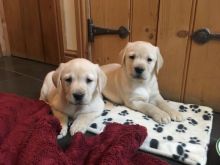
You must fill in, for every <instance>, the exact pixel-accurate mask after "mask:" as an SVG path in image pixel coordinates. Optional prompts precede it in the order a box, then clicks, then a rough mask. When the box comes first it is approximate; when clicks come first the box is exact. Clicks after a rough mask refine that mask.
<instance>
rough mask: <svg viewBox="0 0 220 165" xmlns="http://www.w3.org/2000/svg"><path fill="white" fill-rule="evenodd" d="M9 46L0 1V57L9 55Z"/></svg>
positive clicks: (2, 7) (0, 1)
mask: <svg viewBox="0 0 220 165" xmlns="http://www.w3.org/2000/svg"><path fill="white" fill-rule="evenodd" d="M10 54H11V52H10V45H9V39H8V30H7V24H6V20H5V13H4V6H3V0H0V56H1V55H10Z"/></svg>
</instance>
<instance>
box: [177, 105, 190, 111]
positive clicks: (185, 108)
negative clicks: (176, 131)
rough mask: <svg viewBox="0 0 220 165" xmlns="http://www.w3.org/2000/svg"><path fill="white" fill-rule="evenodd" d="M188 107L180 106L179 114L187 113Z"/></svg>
mask: <svg viewBox="0 0 220 165" xmlns="http://www.w3.org/2000/svg"><path fill="white" fill-rule="evenodd" d="M187 109H188V108H187V107H186V106H184V105H180V106H179V112H187Z"/></svg>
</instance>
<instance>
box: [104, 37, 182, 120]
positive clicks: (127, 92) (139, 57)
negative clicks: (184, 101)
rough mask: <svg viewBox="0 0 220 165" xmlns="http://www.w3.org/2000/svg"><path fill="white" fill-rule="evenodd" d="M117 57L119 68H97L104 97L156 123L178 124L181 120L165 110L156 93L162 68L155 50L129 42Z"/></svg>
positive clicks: (145, 43) (117, 66)
mask: <svg viewBox="0 0 220 165" xmlns="http://www.w3.org/2000/svg"><path fill="white" fill-rule="evenodd" d="M120 55H121V56H122V57H123V60H122V65H120V64H108V65H104V66H102V67H101V68H102V70H103V71H104V72H105V73H106V75H107V79H108V81H107V85H106V87H105V89H104V91H103V94H104V96H105V97H106V98H108V99H109V100H111V101H113V102H115V103H118V104H124V105H126V106H127V107H129V108H131V109H134V110H137V111H140V112H142V113H144V114H146V115H148V116H150V117H152V118H153V120H155V121H156V122H158V123H169V122H170V121H171V119H172V120H174V121H182V120H183V116H182V115H181V114H180V113H179V112H178V111H176V110H173V109H172V108H171V107H169V105H168V104H167V102H166V101H165V100H164V99H163V97H162V96H161V95H160V92H159V89H158V83H157V77H156V74H157V73H158V71H159V69H160V68H161V67H162V65H163V59H162V56H161V54H160V51H159V48H158V47H155V46H153V45H152V44H150V43H147V42H143V41H136V42H130V43H128V44H127V45H126V46H125V48H124V49H123V50H122V51H121V52H120Z"/></svg>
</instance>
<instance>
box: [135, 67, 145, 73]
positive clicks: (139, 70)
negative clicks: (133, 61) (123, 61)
mask: <svg viewBox="0 0 220 165" xmlns="http://www.w3.org/2000/svg"><path fill="white" fill-rule="evenodd" d="M134 70H135V72H136V73H138V74H141V73H143V72H144V69H143V68H140V67H135V68H134Z"/></svg>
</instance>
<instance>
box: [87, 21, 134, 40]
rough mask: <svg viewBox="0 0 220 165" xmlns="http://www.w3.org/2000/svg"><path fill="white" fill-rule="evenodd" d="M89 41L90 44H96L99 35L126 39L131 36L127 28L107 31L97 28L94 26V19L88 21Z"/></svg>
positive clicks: (121, 27)
mask: <svg viewBox="0 0 220 165" xmlns="http://www.w3.org/2000/svg"><path fill="white" fill-rule="evenodd" d="M87 23H88V40H89V42H94V38H95V36H97V35H112V34H116V35H118V36H119V37H120V38H126V37H127V36H128V35H129V33H130V32H129V31H128V29H127V28H126V27H124V26H120V27H119V28H118V30H115V29H107V28H102V27H97V26H95V25H94V24H93V21H92V19H88V22H87Z"/></svg>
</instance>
